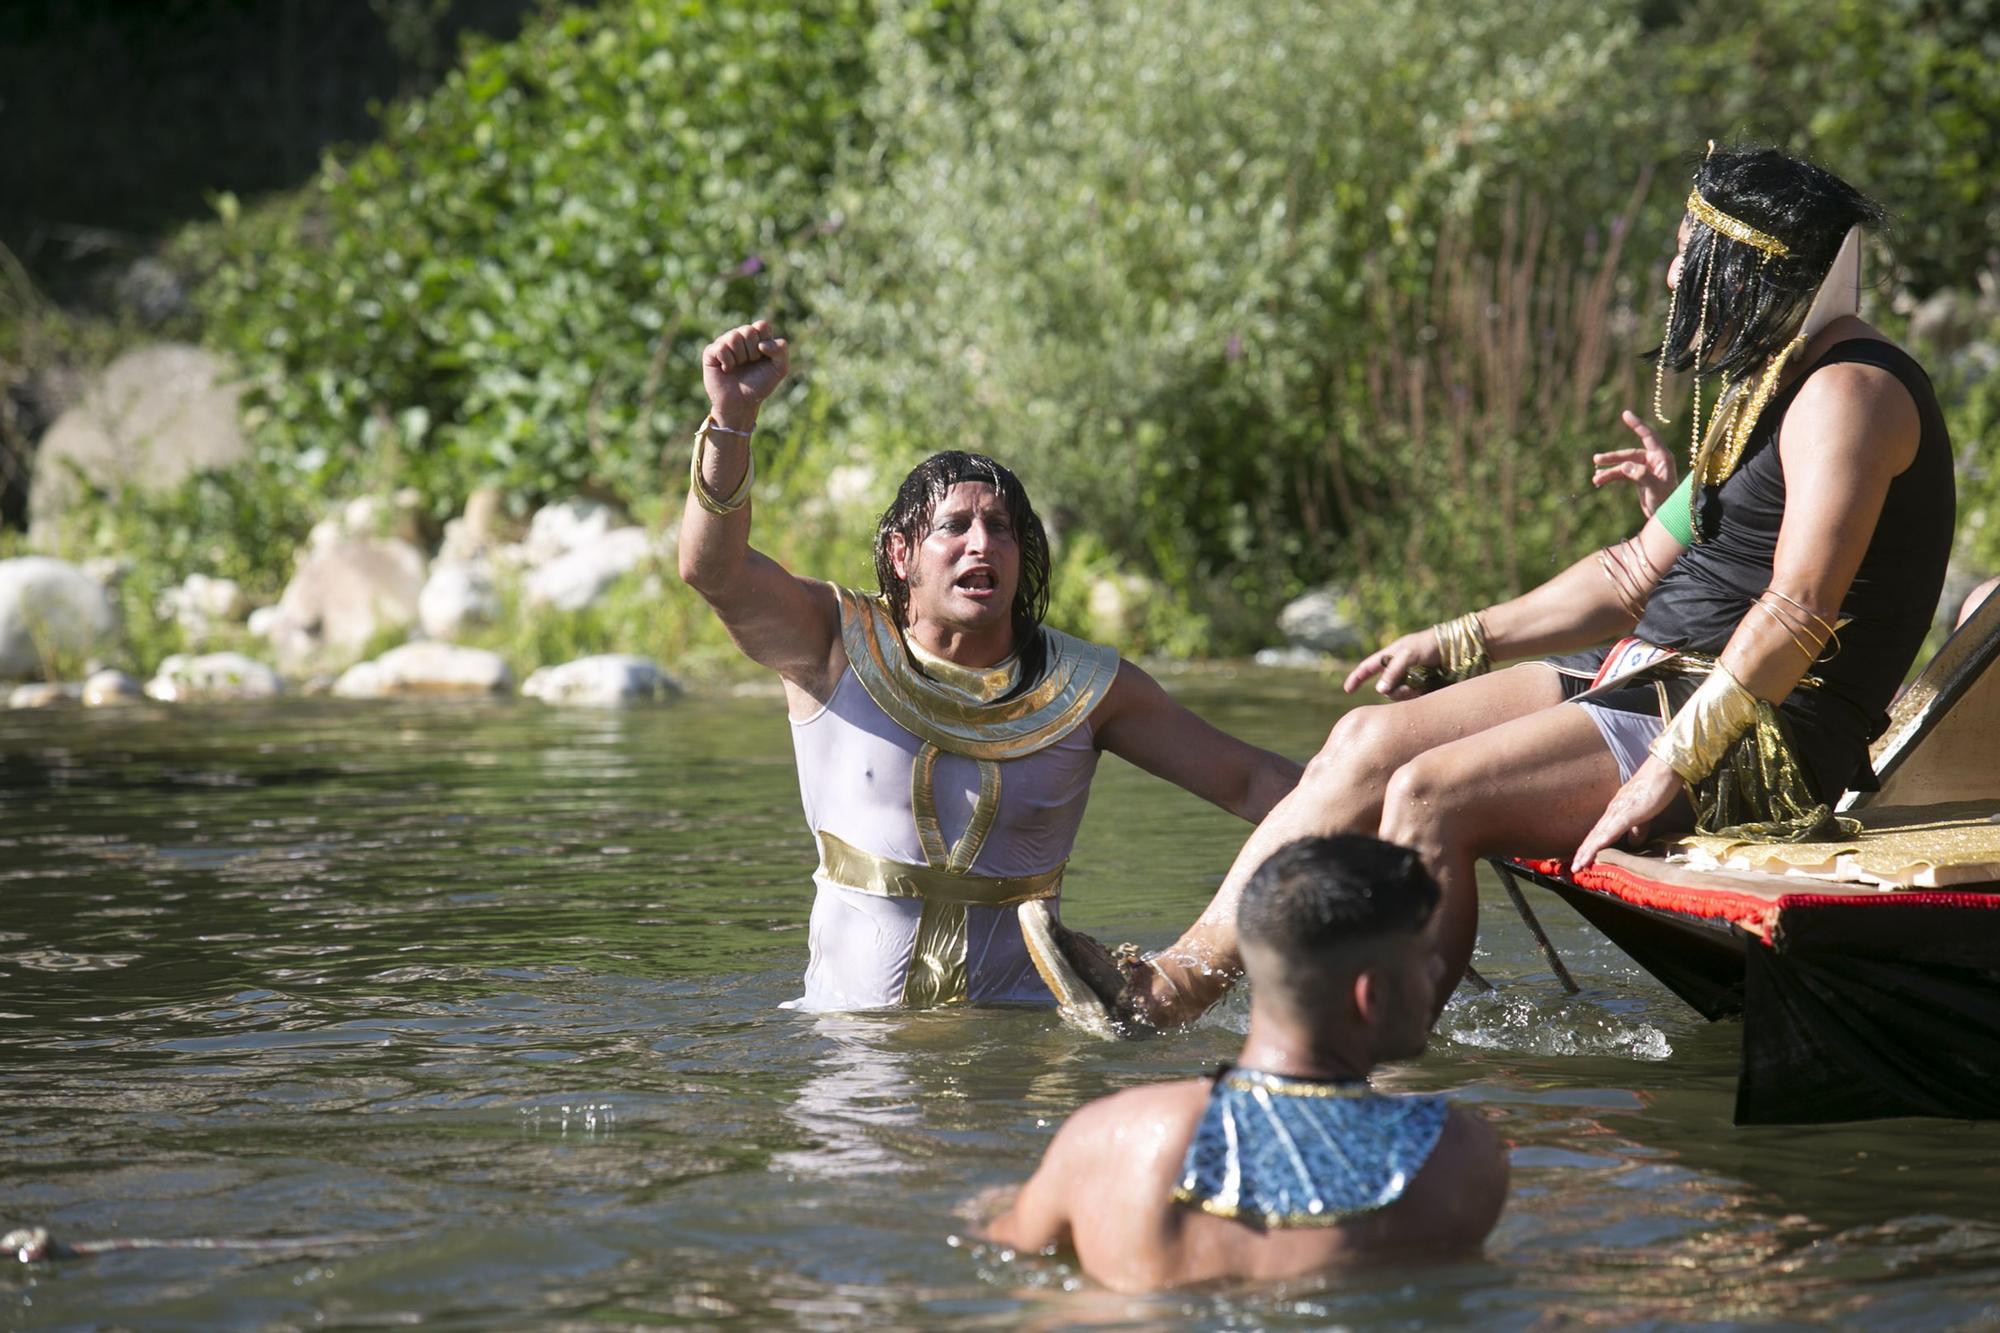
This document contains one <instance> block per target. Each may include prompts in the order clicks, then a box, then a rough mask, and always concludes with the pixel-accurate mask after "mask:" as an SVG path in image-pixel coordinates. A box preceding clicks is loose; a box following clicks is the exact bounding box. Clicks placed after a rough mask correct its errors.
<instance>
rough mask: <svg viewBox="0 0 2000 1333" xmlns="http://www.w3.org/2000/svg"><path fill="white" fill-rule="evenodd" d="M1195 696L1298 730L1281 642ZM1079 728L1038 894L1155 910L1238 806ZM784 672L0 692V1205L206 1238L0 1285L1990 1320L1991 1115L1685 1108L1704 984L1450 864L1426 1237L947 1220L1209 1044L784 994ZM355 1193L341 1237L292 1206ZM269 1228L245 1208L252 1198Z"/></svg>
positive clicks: (272, 1304) (45, 1300) (1212, 1030)
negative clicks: (1139, 1295)
mask: <svg viewBox="0 0 2000 1333" xmlns="http://www.w3.org/2000/svg"><path fill="white" fill-rule="evenodd" d="M1172 688H1173V689H1174V690H1175V691H1176V693H1178V694H1179V695H1180V696H1181V697H1182V698H1183V699H1184V700H1185V701H1186V702H1188V703H1189V704H1190V705H1191V706H1193V707H1194V708H1196V709H1197V710H1198V711H1201V712H1203V713H1204V714H1206V715H1208V716H1210V717H1211V718H1213V719H1214V720H1215V721H1217V722H1218V723H1220V724H1221V725H1223V726H1224V727H1227V728H1229V729H1231V730H1234V731H1236V732H1238V733H1239V734H1242V735H1245V736H1247V737H1249V738H1251V739H1253V740H1256V741H1259V742H1260V743H1263V744H1267V745H1270V746H1272V747H1273V748H1276V749H1280V750H1283V751H1285V752H1287V753H1290V754H1293V755H1296V756H1300V757H1303V756H1304V755H1305V754H1306V753H1308V752H1309V751H1310V750H1312V749H1313V748H1314V746H1315V745H1316V744H1317V742H1318V740H1319V738H1320V737H1321V736H1322V735H1323V734H1324V732H1325V730H1326V727H1327V726H1328V724H1329V723H1330V721H1331V719H1332V717H1333V716H1334V714H1335V712H1336V711H1337V709H1338V707H1339V704H1338V703H1337V702H1336V697H1337V696H1336V691H1335V690H1334V689H1333V688H1332V687H1331V686H1330V685H1328V684H1327V683H1325V682H1323V681H1321V680H1319V679H1318V678H1316V677H1314V676H1311V675H1308V674H1290V673H1250V674H1242V675H1235V674H1231V673H1227V672H1204V673H1196V674H1188V675H1185V676H1180V677H1176V678H1174V679H1173V680H1172ZM1242 831H1243V830H1242V828H1241V826H1240V825H1238V824H1237V823H1236V822H1235V821H1234V820H1233V819H1231V818H1230V817H1229V816H1227V815H1223V814H1221V813H1219V812H1216V811H1213V810H1211V809H1209V808H1207V807H1205V806H1203V805H1201V804H1200V803H1199V802H1197V801H1195V800H1193V799H1192V798H1190V797H1187V796H1185V795H1183V794H1182V793H1180V792H1178V791H1175V790H1172V789H1170V788H1167V787H1165V786H1164V785H1163V784H1161V783H1159V782H1157V781H1155V780H1153V779H1150V778H1147V777H1145V776H1144V775H1142V774H1140V773H1138V772H1137V771H1136V770H1133V769H1131V768H1129V767H1127V766H1125V765H1123V764H1122V763H1119V762H1118V761H1115V760H1107V761H1106V762H1105V764H1104V766H1103V768H1102V770H1101V771H1100V777H1099V780H1098V784H1097V790H1096V794H1095V795H1094V797H1093V799H1092V803H1091V807H1090V813H1089V816H1088V818H1087V819H1086V822H1085V825H1084V832H1083V836H1082V839H1081V841H1080V843H1079V845H1078V847H1077V851H1076V855H1075V858H1074V860H1073V862H1072V873H1071V875H1070V878H1069V883H1068V886H1067V890H1066V894H1065V913H1064V915H1065V918H1066V919H1067V920H1069V921H1070V922H1071V923H1072V924H1075V925H1078V926H1080V927H1082V928H1084V929H1089V930H1093V931H1097V932H1100V933H1102V934H1106V935H1109V936H1111V937H1114V938H1130V939H1134V940H1136V941H1138V942H1139V943H1141V944H1142V945H1146V946H1149V947H1153V946H1158V945H1160V944H1164V943H1165V942H1166V941H1168V940H1169V939H1170V938H1172V936H1173V935H1174V934H1175V933H1176V932H1177V930H1178V929H1179V927H1181V926H1182V925H1184V924H1185V923H1186V922H1187V921H1189V920H1190V919H1191V918H1192V917H1193V915H1194V914H1195V913H1196V912H1197V911H1198V910H1199V908H1200V907H1201V905H1202V904H1203V903H1204V902H1205V901H1206V900H1207V897H1208V895H1209V893H1210V892H1211V891H1212V890H1213V888H1214V886H1215V884H1216V883H1217V882H1218V881H1219V879H1220V877H1221V873H1222V870H1223V869H1224V867H1225V866H1226V865H1227V863H1228V861H1229V859H1230V857H1231V855H1232V854H1233V852H1234V850H1235V848H1236V846H1237V844H1238V842H1239V841H1240V839H1241V836H1242ZM811 860H812V852H811V847H810V844H809V841H808V839H807V838H806V836H805V833H804V830H803V826H802V821H801V817H800V813H799V806H798V793H797V787H796V784H795V781H794V779H793V775H792V770H791V760H790V746H789V738H788V735H787V730H786V725H785V721H784V716H783V708H782V705H781V704H780V702H779V701H778V700H777V698H776V697H775V695H774V694H772V693H769V692H743V693H731V692H728V691H720V690H719V691H715V692H711V693H706V694H703V693H697V694H695V695H692V696H690V697H689V698H687V699H684V700H682V701H681V702H680V703H678V704H676V705H674V706H671V707H667V708H663V709H658V710H650V711H635V712H630V713H597V712H558V711H545V710H542V709H540V708H539V707H537V706H534V705H525V706H523V705H500V704H495V705H477V706H441V705H435V704H433V705H422V706H419V705H393V706H388V705H385V706H367V705H355V704H348V703H333V702H288V703H284V704H282V705H275V706H270V707H240V708H207V709H204V708H193V707H184V708H179V709H174V710H167V709H163V708H162V709H144V710H138V711H128V712H115V711H102V712H90V713H60V714H57V713H34V714H30V713H12V714H0V1108H4V1118H0V1230H5V1229H8V1228H11V1227H13V1226H17V1225H23V1224H37V1225H42V1226H46V1227H48V1228H49V1229H50V1230H51V1232H53V1233H54V1235H55V1236H56V1237H57V1239H58V1240H67V1241H70V1242H87V1241H96V1240H104V1239H113V1238H121V1237H147V1238H155V1239H184V1238H189V1237H222V1238H243V1239H250V1240H257V1241H261V1242H265V1243H266V1247H265V1248H260V1249H256V1250H226V1249H225V1250H218V1249H201V1250H187V1249H171V1250H160V1249H152V1250H133V1251H121V1252H115V1253H108V1254H99V1255H94V1256H91V1257H85V1258H79V1259H71V1260H67V1261H63V1262H61V1263H56V1264H40V1265H21V1264H17V1263H15V1262H13V1260H11V1259H7V1260H5V1261H4V1266H0V1326H5V1327H10V1328H11V1327H21V1328H106V1327H110V1328H134V1329H153V1328H200V1329H231V1328H246V1329H248V1328H307V1327H322V1328H379V1327H388V1326H403V1325H408V1324H417V1323H422V1324H424V1325H426V1326H430V1327H437V1328H464V1329H474V1328H477V1329H489V1328H503V1329H505V1328H562V1327H590V1328H622V1327H714V1328H743V1329H752V1328H769V1327H774V1326H780V1327H809V1328H832V1329H846V1328H856V1329H859V1328H871V1329H874V1328H935V1327H944V1326H952V1327H965V1328H1016V1327H1030V1328H1038V1329H1039V1328H1050V1329H1054V1328H1069V1327H1105V1328H1155V1327H1187V1328H1255V1327H1277V1328H1290V1327H1300V1328H1304V1327H1326V1326H1330V1325H1338V1326H1344V1327H1355V1328H1370V1329H1376V1328H1382V1329H1405V1328H1480V1329H1487V1328H1494V1329H1540V1328H1564V1327H1573V1326H1578V1325H1604V1326H1619V1327H1624V1326H1641V1327H1648V1328H1657V1329H1677V1328H1697V1327H1699V1328H1739V1327H1800V1328H1804V1327H1825V1326H1828V1325H1835V1326H1851V1327H1870V1328H1880V1327H1896V1328H1911V1329H1952V1328H1980V1327H1992V1326H1994V1325H1995V1324H1996V1323H2000V1161H1996V1156H2000V1155H1997V1154H1996V1151H1995V1150H1996V1147H2000V1136H1996V1132H1995V1130H1994V1129H1993V1128H1992V1127H1989V1126H1981V1125H1966V1124H1956V1123H1942V1122H1926V1121H1915V1120H1906V1121H1891V1122H1884V1123H1879V1124H1873V1125H1860V1126H1845V1127H1830V1128H1825V1127H1822V1128H1808V1129H1792V1130H1787V1129H1737V1128H1734V1127H1732V1126H1731V1124H1730V1107H1731V1093H1732V1085H1733V1076H1734V1068H1735V1058H1736V1042H1737V1030H1736V1029H1735V1028H1734V1027H1733V1026H1731V1025H1729V1024H1721V1025H1715V1026H1710V1025H1708V1024H1705V1023H1703V1022H1702V1021H1701V1020H1700V1019H1699V1018H1698V1017H1697V1016H1695V1015H1694V1014H1693V1013H1692V1012H1691V1011H1688V1010H1686V1009H1684V1008H1683V1007H1681V1006H1680V1005H1679V1003H1678V1002H1677V1001H1675V1000H1674V999H1673V998H1672V997H1671V996H1670V995H1669V994H1668V993H1667V992H1666V991H1664V990H1663V989H1662V988H1661V987H1660V986H1658V985H1657V984H1656V983H1654V982H1653V981H1652V980H1651V979H1649V978H1648V977H1646V976H1645V975H1644V974H1643V973H1641V972H1640V971H1639V970H1638V969H1637V968H1635V967H1634V966H1632V965H1631V964H1630V963H1629V962H1628V961H1627V960H1626V959H1625V958H1624V957H1623V956H1622V955H1621V954H1619V953H1618V952H1617V951H1616V950H1615V949H1613V948H1612V947H1611V946H1609V945H1608V944H1606V943H1605V942H1604V941H1603V940H1602V938H1601V937H1599V936H1597V935H1595V933H1594V932H1592V931H1591V930H1590V928H1589V927H1587V926H1585V925H1583V924H1582V923H1581V922H1580V921H1578V920H1577V919H1576V918H1574V917H1573V916H1572V915H1571V914H1570V913H1569V912H1568V910H1567V909H1566V908H1564V907H1563V906H1562V905H1561V904H1560V903H1559V902H1557V901H1556V900H1555V899H1554V898H1552V897H1550V896H1549V895H1546V894H1542V893H1540V892H1539V891H1535V890H1530V893H1531V898H1532V901H1533V902H1534V903H1535V904H1536V906H1537V908H1538V910H1539V912H1540V914H1541V916H1542V919H1543V921H1544V922H1545V923H1546V924H1547V925H1548V927H1549V929H1550V933H1551V934H1552V935H1553V936H1554V938H1555V941H1556V944H1557V946H1558V948H1559V949H1560V950H1561V952H1562V953H1563V955H1564V957H1565V959H1566V961H1567V962H1568V963H1569V965H1570V966H1571V968H1572V969H1573V970H1574V971H1575V972H1576V973H1577V976H1578V979H1579V980H1580V981H1581V982H1582V983H1583V987H1584V989H1583V993H1582V994H1580V995H1578V996H1575V997H1566V996H1564V995H1563V994H1562V992H1561V990H1560V989H1559V988H1558V987H1557V986H1556V985H1555V983H1554V981H1553V980H1552V979H1551V977H1550V975H1549V972H1548V970H1547V967H1546V965H1545V964H1544V963H1543V961H1542V959H1541V957H1540V955H1539V954H1538V953H1537V952H1536V950H1535V948H1534V946H1533V944H1532V942H1531V940H1530V938H1529V936H1528V933H1527V932H1526V930H1525V929H1523V928H1522V926H1521V924H1520V923H1519V921H1518V920H1517V919H1516V918H1514V916H1513V914H1512V911H1511V908H1509V907H1508V905H1507V902H1506V899H1505V897H1504V895H1502V894H1501V893H1500V892H1499V889H1498V886H1497V885H1488V886H1487V892H1486V893H1485V895H1484V901H1483V903H1482V939H1481V946H1480V951H1479V954H1478V956H1477V957H1476V959H1475V964H1476V966H1477V967H1478V968H1479V969H1480V970H1481V971H1482V972H1483V973H1485V974H1486V975H1487V976H1488V977H1489V978H1491V979H1492V980H1493V981H1494V982H1495V983H1496V985H1497V989H1496V990H1494V991H1492V992H1490V993H1486V994H1476V995H1475V994H1472V993H1470V992H1461V994H1460V995H1459V997H1458V998H1457V999H1456V1000H1454V1002H1453V1003H1452V1005H1451V1006H1450V1008H1449V1009H1447V1011H1446V1013H1445V1015H1444V1018H1443V1019H1442V1021H1441V1023H1440V1027H1439V1032H1438V1035H1437V1036H1436V1038H1435V1039H1434V1040H1433V1043H1432V1047H1431V1050H1430V1052H1429V1053H1428V1054H1426V1055H1425V1056H1424V1057H1423V1058H1422V1059H1421V1060H1419V1061H1416V1062H1413V1063H1412V1064H1410V1065H1407V1066H1404V1067H1402V1068H1399V1069H1397V1070H1395V1071H1392V1072H1390V1073H1389V1074H1388V1075H1386V1076H1385V1080H1384V1081H1386V1082H1387V1083H1390V1084H1392V1085H1394V1086H1398V1087H1404V1088H1421V1089H1453V1090H1455V1091H1456V1093H1457V1095H1458V1096H1460V1097H1462V1098H1463V1099H1464V1100H1465V1101H1467V1102H1469V1103H1473V1104H1476V1105H1477V1106H1479V1107H1481V1108H1482V1109H1484V1110H1485V1111H1486V1112H1487V1113H1488V1114H1489V1115H1491V1116H1492V1117H1494V1119H1495V1120H1496V1122H1497V1123H1498V1126H1499V1128H1500V1130H1501V1132H1502V1133H1503V1134H1504V1136H1505V1138H1506V1139H1507V1141H1508V1142H1509V1144H1510V1145H1511V1152H1512V1161H1513V1168H1514V1192H1513V1197H1512V1200H1511V1203H1510V1205H1509V1208H1508V1211H1507V1214H1506V1216H1505V1217H1504V1218H1503V1219H1502V1221H1501V1223H1500V1226H1499V1229H1498V1230H1497V1231H1496V1233H1495V1234H1494V1236H1493V1239H1492V1241H1491V1243H1490V1245H1489V1246H1488V1248H1487V1251H1486V1254H1485V1255H1484V1256H1483V1257H1482V1258H1480V1259H1478V1260H1476V1261H1471V1262H1462V1263H1456V1264H1451V1265H1445V1266H1426V1267H1411V1268H1406V1269H1397V1270H1391V1271H1380V1272H1373V1273H1368V1274H1363V1275H1356V1276H1349V1277H1347V1278H1345V1279H1343V1280H1341V1281H1340V1282H1339V1283H1337V1284H1331V1285H1329V1284H1301V1285H1295V1286H1293V1287H1290V1288H1284V1289H1264V1290H1239V1291H1229V1292H1206V1293H1200V1294H1195V1295H1177V1296H1168V1297H1158V1298H1144V1299H1132V1298H1126V1297H1116V1296H1111V1295H1108V1294H1106V1293H1104V1292H1102V1291H1099V1290H1095V1289H1093V1288H1092V1287H1091V1286H1090V1284H1088V1283H1087V1282H1084V1281H1082V1280H1081V1279H1079V1278H1078V1277H1077V1276H1076V1275H1075V1274H1074V1273H1072V1272H1071V1271H1069V1270H1068V1269H1067V1268H1065V1267H1064V1266H1063V1265H1061V1264H1060V1263H1056V1262H1053V1261H1047V1260H1040V1259H1018V1258H1015V1257H1013V1256H1008V1255H1004V1254H999V1253H995V1252H993V1251H991V1250H990V1249H988V1248H987V1247H984V1246H982V1245H980V1244H978V1243H976V1242H975V1241H974V1240H972V1239H971V1238H970V1231H969V1228H968V1226H967V1224H966V1223H965V1221H964V1220H963V1218H962V1215H961V1210H962V1208H963V1205H964V1202H965V1200H966V1199H967V1198H968V1197H969V1196H972V1195H974V1194H976V1193H977V1192H979V1191H981V1190H984V1189H988V1188H990V1187H994V1186H999V1185H1003V1184H1007V1183H1010V1182H1014V1181H1017V1180H1019V1179H1020V1178H1021V1177H1023V1176H1024V1175H1025V1174H1026V1173H1027V1172H1028V1171H1029V1170H1030V1169H1031V1168H1032V1167H1033V1165H1034V1163H1035V1161H1036V1159H1037V1157H1038V1156H1039V1154H1040V1151H1041V1149H1042V1147H1043V1145H1044V1144H1045V1143H1046V1142H1047V1140H1048V1137H1049V1135H1050V1134H1051V1132H1052V1131H1053V1126H1054V1125H1055V1124H1056V1123H1058V1122H1059V1120H1060V1118H1061V1117H1062V1116H1063V1115H1064V1114H1065V1113H1067V1112H1068V1111H1069V1110H1071V1109H1072V1108H1074V1107H1075V1106H1077V1105H1078V1104H1080V1103H1081V1102H1083V1101H1085V1100H1087V1099H1090V1098H1093V1097H1096V1096H1100V1095H1102V1094H1104V1093H1106V1092H1110V1091H1114V1090H1116V1089H1118V1088H1121V1087H1126V1086H1129V1085H1131V1084H1134V1083H1139V1082H1144V1081H1148V1080H1154V1079H1162V1078H1169V1077H1179V1076H1184V1075H1187V1074H1189V1073H1192V1072H1196V1071H1201V1070H1204V1069H1206V1068H1208V1067H1210V1066H1212V1065H1214V1064H1215V1063H1216V1062H1218V1061H1220V1060H1222V1059H1224V1058H1226V1057H1227V1056H1229V1055H1230V1054H1232V1053H1233V1051H1234V1049H1235V1045H1236V1042H1237V1041H1238V1039H1239V1037H1240V1035H1241V1032H1242V1028H1243V1016H1244V1008H1243V1003H1242V1000H1241V997H1240V996H1239V997H1237V998H1234V999H1232V1000H1231V1001H1230V1002H1228V1003H1226V1004H1225V1005H1224V1006H1222V1007H1221V1008H1220V1009H1219V1010H1218V1011H1217V1012H1216V1013H1214V1014H1212V1015H1210V1017H1209V1018H1208V1019H1207V1020H1205V1021H1204V1022H1203V1024H1202V1025H1200V1026H1199V1027H1197V1028H1196V1029H1195V1030H1193V1031H1191V1032H1188V1033H1185V1034H1181V1035H1179V1036H1175V1037H1172V1038H1169V1039H1163V1040H1158V1041H1153V1042H1149V1043H1140V1044H1130V1045H1111V1044H1105V1043H1101V1042H1097V1041H1094V1040H1092V1039H1090V1038H1088V1037H1084V1036H1081V1035H1077V1034H1074V1033H1072V1032H1070V1031H1068V1030H1066V1029H1064V1028H1063V1027H1061V1026H1060V1025H1059V1024H1058V1023H1057V1022H1056V1021H1055V1019H1054V1018H1053V1017H1052V1016H1050V1015H1048V1014H1045V1013H1038V1012H1031V1011H1020V1010H1008V1011H1002V1010H988V1011H978V1010H973V1011H964V1010H961V1011H945V1012H936V1013H927V1014H915V1015H908V1016H895V1015H879V1014H871V1015H853V1016H814V1015H806V1014H799V1013H795V1012H792V1011H788V1010H784V1009H781V1008H780V1007H779V1005H780V1004H781V1002H783V1001H784V1000H787V999H790V998H791V997H793V996H794V995H796V994H797V993H798V991H799V976H800V973H801V971H802V969H803V965H804V961H805V919H806V911H807V906H808V899H809V894H810V887H809V884H808V881H807V873H808V870H809V867H810V864H811ZM329 1233H346V1234H347V1235H348V1236H349V1237H352V1236H354V1235H356V1234H358V1235H359V1236H360V1237H361V1239H360V1241H359V1242H358V1243H355V1242H353V1241H351V1240H350V1241H347V1242H344V1243H329V1242H325V1241H315V1242H312V1243H302V1244H298V1245H290V1246H287V1245H285V1244H282V1242H288V1241H291V1240H294V1239H297V1238H312V1237H319V1236H326V1235H328V1234H329ZM274 1242H278V1243H280V1244H277V1245H276V1246H275V1247H273V1246H272V1243H274Z"/></svg>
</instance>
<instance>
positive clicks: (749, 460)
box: [688, 415, 757, 514]
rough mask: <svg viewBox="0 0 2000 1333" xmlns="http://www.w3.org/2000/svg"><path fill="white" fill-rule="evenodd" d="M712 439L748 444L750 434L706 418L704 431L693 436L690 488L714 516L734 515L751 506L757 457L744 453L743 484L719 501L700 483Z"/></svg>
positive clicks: (697, 501)
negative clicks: (723, 437)
mask: <svg viewBox="0 0 2000 1333" xmlns="http://www.w3.org/2000/svg"><path fill="white" fill-rule="evenodd" d="M751 429H752V430H754V429H755V427H752V428H751ZM711 435H734V436H737V437H739V438H741V439H745V440H747V439H749V438H750V431H747V430H733V429H731V428H730V427H728V426H724V425H721V424H720V423H718V422H717V421H716V419H715V417H714V416H713V415H711V416H709V417H706V418H705V419H703V421H702V423H701V428H700V429H698V430H697V431H695V433H694V453H693V455H692V456H691V457H690V458H689V460H688V486H689V488H690V489H691V490H692V491H693V492H694V498H695V503H696V504H698V505H700V506H701V507H702V508H703V509H706V510H707V511H708V512H709V513H711V514H733V513H735V512H736V511H737V510H739V509H741V508H742V507H743V506H744V505H747V504H749V503H750V487H751V484H752V483H754V482H755V481H756V480H757V455H756V454H755V453H752V452H750V451H748V450H746V451H745V452H744V464H743V480H742V481H740V482H738V483H737V485H736V489H735V490H734V491H732V492H730V494H729V496H728V497H727V498H726V499H725V498H721V497H718V496H717V495H716V494H715V492H713V491H711V490H709V489H708V483H707V482H705V481H703V480H702V479H701V465H702V461H703V459H705V458H706V457H707V455H708V438H709V436H711Z"/></svg>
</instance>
